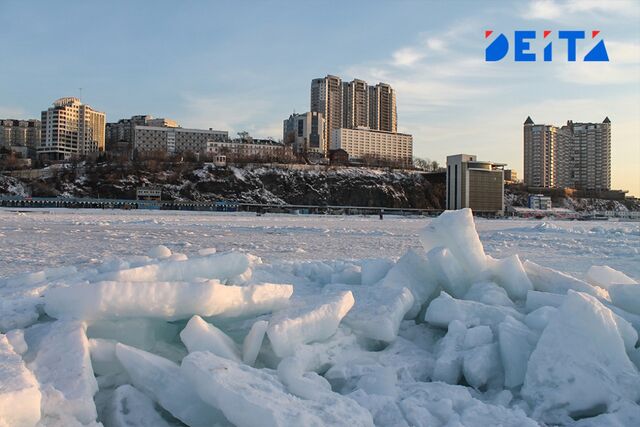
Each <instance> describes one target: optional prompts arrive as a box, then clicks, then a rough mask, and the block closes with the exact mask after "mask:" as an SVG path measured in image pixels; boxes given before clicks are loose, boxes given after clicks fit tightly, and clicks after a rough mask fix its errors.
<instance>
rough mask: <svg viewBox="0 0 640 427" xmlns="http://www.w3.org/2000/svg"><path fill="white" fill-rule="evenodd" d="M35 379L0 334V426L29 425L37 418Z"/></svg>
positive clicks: (37, 419)
mask: <svg viewBox="0 0 640 427" xmlns="http://www.w3.org/2000/svg"><path fill="white" fill-rule="evenodd" d="M40 400H41V395H40V387H39V384H38V381H37V380H36V378H35V377H34V376H33V374H32V373H31V371H29V370H28V369H27V368H26V367H25V365H24V362H23V361H22V358H21V357H20V356H19V355H18V354H17V353H16V352H15V351H14V350H13V347H12V346H11V344H10V343H9V340H7V338H6V337H5V336H4V335H0V425H6V426H11V427H33V426H35V425H36V423H37V422H38V421H39V420H40Z"/></svg>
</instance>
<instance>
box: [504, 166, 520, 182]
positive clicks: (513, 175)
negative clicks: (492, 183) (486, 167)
mask: <svg viewBox="0 0 640 427" xmlns="http://www.w3.org/2000/svg"><path fill="white" fill-rule="evenodd" d="M504 182H506V183H507V184H515V183H517V182H518V173H517V172H516V171H515V170H513V169H505V170H504Z"/></svg>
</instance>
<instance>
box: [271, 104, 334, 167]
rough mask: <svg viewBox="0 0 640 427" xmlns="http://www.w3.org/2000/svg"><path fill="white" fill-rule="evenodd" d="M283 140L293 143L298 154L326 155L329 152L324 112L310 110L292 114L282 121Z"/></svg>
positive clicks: (286, 142)
mask: <svg viewBox="0 0 640 427" xmlns="http://www.w3.org/2000/svg"><path fill="white" fill-rule="evenodd" d="M282 141H283V142H284V143H285V144H291V145H292V147H293V151H294V152H295V153H297V154H303V155H307V154H310V153H314V154H316V155H318V156H323V157H324V155H325V153H326V152H327V140H326V139H325V120H324V117H323V116H322V113H319V112H317V111H309V112H307V113H302V114H296V113H294V114H292V115H290V116H289V118H288V119H286V120H284V122H283V123H282Z"/></svg>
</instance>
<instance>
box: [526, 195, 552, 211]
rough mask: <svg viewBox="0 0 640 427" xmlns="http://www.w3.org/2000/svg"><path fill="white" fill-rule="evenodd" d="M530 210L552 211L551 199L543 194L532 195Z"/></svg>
mask: <svg viewBox="0 0 640 427" xmlns="http://www.w3.org/2000/svg"><path fill="white" fill-rule="evenodd" d="M529 208H531V209H539V210H547V209H551V197H549V196H545V195H543V194H530V195H529Z"/></svg>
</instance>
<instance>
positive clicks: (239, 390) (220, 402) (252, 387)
mask: <svg viewBox="0 0 640 427" xmlns="http://www.w3.org/2000/svg"><path fill="white" fill-rule="evenodd" d="M181 369H182V371H183V372H184V373H185V375H186V376H187V378H189V380H190V381H191V382H192V384H193V385H194V386H195V388H196V390H197V392H198V394H199V395H200V397H201V398H202V399H203V400H205V401H206V402H208V403H209V404H211V405H213V406H215V407H217V408H220V410H222V411H223V412H224V414H225V416H226V417H227V419H228V420H229V421H231V422H232V423H234V424H235V425H237V426H238V427H253V426H262V427H272V426H273V427H285V426H294V425H296V426H297V425H299V426H317V427H320V426H327V425H331V426H345V427H359V426H373V420H372V419H371V414H369V412H368V411H367V410H366V409H364V408H362V407H361V406H360V405H358V404H357V403H356V402H354V401H353V400H351V399H349V398H347V397H344V396H341V395H339V394H337V393H333V392H331V391H325V392H324V393H320V392H318V393H317V400H307V399H301V398H299V397H296V396H293V395H292V394H290V393H288V392H287V390H286V389H285V388H284V386H283V385H282V383H281V382H280V381H278V378H277V376H276V375H275V374H274V373H272V371H268V370H266V369H255V368H252V367H250V366H247V365H243V364H238V363H235V362H233V361H231V360H228V359H223V358H221V357H218V356H216V355H214V354H212V353H204V352H195V353H191V354H189V355H188V356H187V357H186V358H185V359H184V361H183V362H182V368H181Z"/></svg>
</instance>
